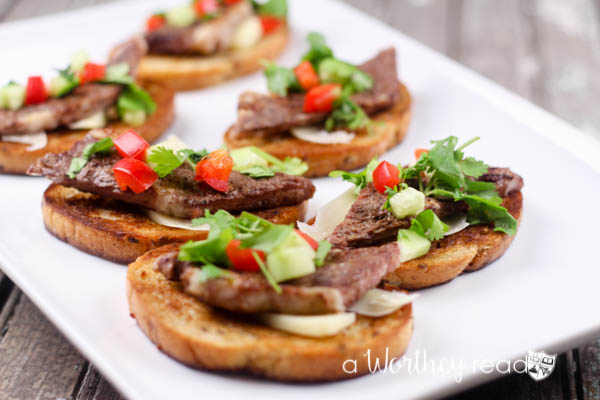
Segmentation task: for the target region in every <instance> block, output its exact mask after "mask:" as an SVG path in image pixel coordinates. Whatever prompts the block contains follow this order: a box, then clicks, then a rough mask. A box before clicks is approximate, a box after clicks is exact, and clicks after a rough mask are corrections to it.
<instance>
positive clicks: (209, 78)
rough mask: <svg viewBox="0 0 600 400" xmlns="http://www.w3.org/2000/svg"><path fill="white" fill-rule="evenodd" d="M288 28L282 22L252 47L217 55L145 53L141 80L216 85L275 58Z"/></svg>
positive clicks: (184, 86) (193, 87) (182, 87)
mask: <svg viewBox="0 0 600 400" xmlns="http://www.w3.org/2000/svg"><path fill="white" fill-rule="evenodd" d="M288 35H289V32H288V28H287V26H283V27H281V28H279V29H278V30H277V31H275V32H273V33H272V34H270V35H267V36H265V37H263V38H262V39H261V40H260V42H258V44H257V45H256V46H254V47H252V48H249V49H243V50H234V51H229V52H226V53H222V54H217V55H214V56H171V55H157V54H150V55H147V56H145V57H144V58H143V59H142V61H141V63H140V65H139V67H138V72H137V78H138V79H140V80H142V81H149V82H159V83H161V84H164V85H167V86H168V87H170V88H171V89H173V90H177V91H183V90H196V89H201V88H204V87H207V86H212V85H216V84H218V83H221V82H223V81H227V80H230V79H233V78H237V77H239V76H243V75H248V74H251V73H253V72H255V71H258V70H259V69H260V68H261V65H260V62H259V61H260V60H262V59H267V60H273V59H275V58H276V57H277V56H278V55H279V54H280V53H281V52H282V51H283V49H284V48H285V46H286V44H287V41H288Z"/></svg>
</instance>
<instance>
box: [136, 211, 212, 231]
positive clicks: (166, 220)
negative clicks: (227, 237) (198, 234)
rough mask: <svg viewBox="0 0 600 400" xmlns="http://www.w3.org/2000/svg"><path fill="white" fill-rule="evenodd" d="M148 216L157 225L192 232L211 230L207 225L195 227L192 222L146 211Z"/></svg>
mask: <svg viewBox="0 0 600 400" xmlns="http://www.w3.org/2000/svg"><path fill="white" fill-rule="evenodd" d="M146 215H147V216H148V217H149V218H150V219H151V220H152V221H154V222H156V223H157V224H160V225H164V226H169V227H171V228H180V229H187V230H190V231H208V230H209V229H210V227H209V226H208V225H207V224H204V225H198V226H194V225H192V221H190V220H187V219H181V218H174V217H170V216H168V215H165V214H162V213H159V212H156V211H153V210H146Z"/></svg>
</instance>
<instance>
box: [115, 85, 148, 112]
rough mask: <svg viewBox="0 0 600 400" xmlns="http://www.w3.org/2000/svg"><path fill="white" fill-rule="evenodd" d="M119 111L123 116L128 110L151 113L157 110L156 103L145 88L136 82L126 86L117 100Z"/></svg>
mask: <svg viewBox="0 0 600 400" xmlns="http://www.w3.org/2000/svg"><path fill="white" fill-rule="evenodd" d="M117 111H118V112H119V116H121V117H122V116H123V114H125V113H126V112H127V111H144V112H145V113H146V115H150V114H152V113H154V111H156V103H155V102H154V100H152V97H151V96H150V95H149V94H148V92H146V91H145V90H144V89H142V88H141V87H139V86H138V85H136V84H135V83H132V84H129V85H127V86H125V88H124V89H123V91H122V92H121V95H120V96H119V99H118V100H117Z"/></svg>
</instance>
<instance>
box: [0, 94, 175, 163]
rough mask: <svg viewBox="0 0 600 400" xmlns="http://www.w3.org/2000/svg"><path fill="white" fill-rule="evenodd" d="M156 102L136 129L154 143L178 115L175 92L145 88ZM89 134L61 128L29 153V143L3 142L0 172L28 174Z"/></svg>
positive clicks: (120, 126)
mask: <svg viewBox="0 0 600 400" xmlns="http://www.w3.org/2000/svg"><path fill="white" fill-rule="evenodd" d="M144 88H145V89H146V90H148V92H149V93H150V95H151V96H152V98H153V99H154V101H155V103H156V111H155V112H154V113H153V114H152V115H150V116H149V117H148V119H147V120H146V122H145V123H144V124H143V125H141V126H136V127H133V129H135V130H136V132H138V133H139V134H140V135H141V136H143V137H144V138H145V139H146V140H147V141H148V142H153V141H155V140H156V139H158V137H159V136H160V135H162V134H163V132H164V131H166V130H167V128H169V126H170V125H171V123H172V122H173V118H174V116H175V112H174V101H173V99H174V93H173V91H172V90H171V89H168V88H166V87H164V86H161V85H156V84H150V85H145V86H144ZM109 127H110V128H112V129H113V130H115V131H116V132H121V131H123V132H124V131H126V130H127V129H131V128H132V127H131V126H129V125H127V124H124V123H123V122H121V121H119V122H113V123H111V124H109ZM88 132H89V129H85V130H69V129H59V130H56V131H52V132H48V144H47V145H46V147H44V148H43V149H39V150H35V151H27V146H28V145H26V144H22V143H13V142H3V141H1V139H0V173H10V174H25V173H26V172H27V169H28V168H29V166H30V165H31V164H33V163H34V162H35V161H36V160H37V159H38V158H41V157H43V156H44V155H45V154H47V153H62V152H64V151H67V150H69V149H70V148H71V147H73V145H74V144H75V142H78V141H80V140H81V139H83V137H84V136H85V135H86V134H87V133H88Z"/></svg>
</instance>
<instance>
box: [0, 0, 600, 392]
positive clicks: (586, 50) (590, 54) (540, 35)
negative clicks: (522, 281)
mask: <svg viewBox="0 0 600 400" xmlns="http://www.w3.org/2000/svg"><path fill="white" fill-rule="evenodd" d="M110 1H117V0H52V1H40V0H20V1H17V0H0V22H2V21H13V20H18V19H24V18H30V17H34V16H38V15H43V14H49V13H55V12H59V11H63V10H68V9H75V8H79V7H84V6H88V5H93V4H99V3H107V2H110ZM345 1H346V2H348V3H350V4H352V5H354V6H356V7H358V8H360V9H362V10H364V11H365V12H367V13H369V14H371V15H373V16H375V17H376V18H379V19H381V20H382V21H384V22H385V23H387V24H389V25H391V26H393V27H395V28H397V29H398V30H400V31H402V32H404V33H406V34H408V35H410V36H412V37H414V38H415V39H417V40H419V41H421V42H423V43H425V44H427V45H428V46H431V47H433V48H435V49H436V50H438V51H440V52H442V53H445V54H447V55H448V56H449V57H452V58H453V59H455V60H457V61H458V62H460V63H463V64H465V65H467V66H468V67H469V68H472V69H474V70H475V71H477V72H479V73H481V74H483V75H485V76H487V77H489V78H491V79H492V80H494V81H496V82H498V83H499V84H500V85H503V86H505V87H506V88H508V89H510V90H512V91H514V92H516V93H518V94H520V95H521V96H523V97H525V98H528V99H530V100H531V101H533V102H534V103H536V104H538V105H540V106H541V107H543V108H545V109H547V110H549V111H550V112H552V113H554V114H556V115H558V116H559V117H561V118H563V119H565V120H567V121H569V122H570V123H572V124H573V125H575V126H577V127H579V128H581V129H582V130H583V131H585V132H588V133H589V134H590V135H594V136H596V137H597V138H599V139H600V112H597V108H598V104H600V102H599V101H600V79H598V78H597V77H596V78H594V76H595V73H597V72H598V71H600V69H599V67H600V47H599V46H600V41H599V40H598V39H599V35H600V30H599V29H600V25H599V15H600V0H537V1H536V0H502V1H498V0H345ZM5 78H6V77H5ZM0 267H1V266H0ZM574 312H576V310H574ZM399 396H400V397H401V394H399ZM482 397H484V398H496V399H530V398H536V399H538V398H539V399H563V398H565V399H600V340H596V341H594V342H591V343H588V344H586V345H584V346H582V347H579V348H574V349H572V350H570V351H569V352H567V353H565V354H561V355H560V356H559V359H558V365H557V370H556V371H554V373H553V374H552V375H551V377H550V378H548V379H547V380H545V381H542V382H539V383H536V382H534V381H533V380H532V379H531V378H529V377H528V376H526V375H523V374H515V375H510V376H506V377H503V378H501V379H499V380H496V381H494V382H492V383H489V384H486V385H483V386H481V387H478V388H475V389H472V390H470V391H468V392H465V393H463V394H461V395H459V396H457V398H463V399H477V398H482ZM56 398H64V399H121V398H122V397H121V396H120V395H119V394H118V393H117V392H116V391H115V390H114V389H113V388H112V387H111V385H110V384H109V383H108V382H107V381H106V380H104V379H103V378H102V376H101V375H100V374H99V373H98V372H97V370H96V369H95V368H94V366H93V365H91V364H90V363H89V362H88V361H87V360H86V359H85V358H83V357H82V356H81V355H80V354H79V352H78V351H77V350H76V349H75V348H74V347H73V346H72V345H71V344H70V343H69V342H68V341H67V340H66V339H65V338H64V337H63V336H62V335H61V334H60V333H59V332H58V331H57V330H56V328H55V327H54V326H53V325H52V324H51V323H50V322H49V321H48V320H47V319H46V318H45V317H44V316H43V315H42V314H41V312H40V311H39V310H38V309H37V308H36V307H35V306H34V305H33V304H32V303H31V302H30V301H29V299H28V298H27V297H26V296H25V295H24V294H23V293H22V292H21V291H20V290H19V289H18V288H17V287H15V286H14V284H13V283H12V282H11V281H10V280H9V279H8V278H7V277H6V276H4V275H3V274H2V272H1V271H0V399H56Z"/></svg>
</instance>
